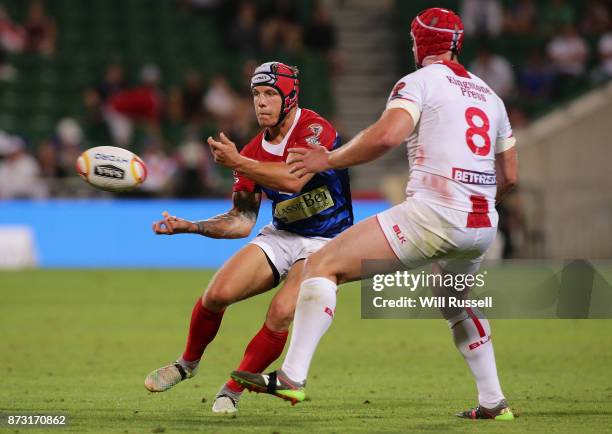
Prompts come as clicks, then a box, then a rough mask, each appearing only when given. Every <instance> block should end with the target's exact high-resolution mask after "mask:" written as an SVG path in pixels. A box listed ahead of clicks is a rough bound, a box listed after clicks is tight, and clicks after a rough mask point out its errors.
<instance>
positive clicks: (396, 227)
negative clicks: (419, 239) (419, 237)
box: [393, 225, 407, 244]
mask: <svg viewBox="0 0 612 434" xmlns="http://www.w3.org/2000/svg"><path fill="white" fill-rule="evenodd" d="M393 231H394V232H395V235H396V236H397V239H398V240H399V241H400V243H401V244H404V243H405V242H406V241H407V240H406V237H405V236H404V234H402V230H401V229H400V227H399V225H394V226H393Z"/></svg>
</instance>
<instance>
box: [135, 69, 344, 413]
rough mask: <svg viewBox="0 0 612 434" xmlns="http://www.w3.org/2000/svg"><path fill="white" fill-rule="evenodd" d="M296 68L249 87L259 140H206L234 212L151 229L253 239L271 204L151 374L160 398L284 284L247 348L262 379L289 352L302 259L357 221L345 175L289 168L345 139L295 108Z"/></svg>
mask: <svg viewBox="0 0 612 434" xmlns="http://www.w3.org/2000/svg"><path fill="white" fill-rule="evenodd" d="M297 75H298V71H297V69H296V68H293V67H290V66H287V65H285V64H282V63H279V62H268V63H264V64H263V65H261V66H259V67H258V68H257V69H256V70H255V73H254V75H253V77H252V78H251V89H252V93H253V102H254V106H255V113H256V116H257V122H258V123H259V125H260V126H261V127H262V130H261V132H260V133H259V134H258V135H257V136H256V137H254V138H253V139H252V140H251V141H250V142H249V143H248V144H247V145H246V146H245V147H244V148H243V150H242V152H240V153H238V151H237V150H236V146H235V145H234V143H232V142H231V141H230V140H229V138H227V137H226V136H225V135H224V134H223V133H221V134H220V138H219V140H214V139H213V138H209V139H208V143H209V145H210V147H211V150H212V152H213V156H214V158H215V161H217V162H218V163H219V164H222V165H224V166H226V167H229V168H232V169H234V171H235V172H234V174H235V183H234V187H233V196H232V200H233V208H232V209H231V210H230V211H228V212H226V213H225V214H221V215H218V216H216V217H212V218H210V219H208V220H202V221H198V222H190V221H187V220H184V219H181V218H178V217H174V216H169V215H168V214H167V213H165V214H164V218H163V220H160V221H158V222H156V223H155V224H154V225H153V230H154V231H155V233H156V234H160V235H173V234H178V233H195V234H200V235H203V236H207V237H211V238H243V237H246V236H248V235H249V234H250V232H251V230H252V228H253V226H254V225H255V222H256V219H257V215H258V212H259V205H260V201H261V194H262V192H264V193H266V196H267V197H268V198H269V199H270V200H272V203H273V207H272V208H273V219H272V223H271V224H269V225H267V226H265V227H264V228H263V229H262V230H261V232H260V233H259V235H258V236H257V237H256V238H254V239H253V240H252V241H250V242H249V243H248V244H247V245H246V246H244V247H243V248H242V249H241V250H240V251H239V252H238V253H236V254H235V255H234V256H233V257H231V258H230V259H229V260H228V261H227V262H226V263H225V264H224V265H223V266H222V267H221V268H220V269H219V271H218V272H217V273H216V274H215V276H214V277H213V279H212V280H211V281H210V283H209V284H208V288H207V289H206V291H205V292H204V294H203V295H202V297H199V298H198V300H197V301H196V304H195V306H194V308H193V312H192V315H191V323H190V325H189V335H188V338H187V345H186V348H185V351H184V352H183V354H182V356H181V357H180V358H179V359H178V360H177V361H176V362H175V363H173V364H170V365H167V366H164V367H161V368H159V369H157V370H155V371H153V372H151V373H150V374H149V375H148V376H147V377H146V379H145V387H146V388H147V389H148V390H150V391H152V392H163V391H166V390H168V389H170V388H171V387H173V386H174V385H176V384H178V383H180V382H181V381H183V380H185V379H188V378H192V377H193V376H194V375H195V374H196V372H197V370H198V367H199V363H200V359H201V357H202V354H203V353H204V350H205V348H206V346H207V345H208V344H209V343H210V342H211V341H212V340H213V339H214V337H215V335H216V333H217V330H218V329H219V326H220V324H221V319H222V318H223V313H224V311H225V308H226V307H228V306H229V305H230V304H232V303H234V302H237V301H240V300H243V299H245V298H248V297H251V296H253V295H257V294H260V293H263V292H265V291H268V290H270V289H272V288H274V287H275V286H276V285H277V284H278V283H279V281H280V280H282V279H284V283H283V285H282V286H281V288H280V289H279V290H278V292H277V293H276V295H275V296H274V298H273V300H272V302H271V304H270V307H269V309H268V313H267V316H266V320H265V322H264V324H263V326H262V328H261V330H260V331H259V332H258V333H257V335H256V336H255V337H254V338H253V339H252V340H251V342H250V343H249V344H248V346H247V348H246V351H245V354H244V358H243V359H242V362H241V363H240V369H246V370H250V371H254V372H261V371H262V370H263V369H265V368H266V367H267V366H268V365H269V364H270V363H272V362H273V361H274V360H276V359H277V358H278V357H279V356H280V354H281V353H282V351H283V348H284V346H285V342H286V340H287V333H288V328H289V325H290V324H291V321H292V320H293V313H294V309H295V304H296V298H297V293H298V290H299V286H300V282H301V274H302V269H303V266H304V261H303V260H304V259H305V258H306V257H307V256H309V255H310V254H311V253H313V252H315V251H317V250H318V249H319V248H321V247H322V246H323V245H324V244H325V243H326V242H327V241H329V240H330V239H331V238H332V237H334V236H336V235H337V234H338V233H340V232H342V231H343V230H344V229H346V228H348V227H349V226H351V224H352V222H353V214H352V205H351V198H350V190H349V183H348V174H347V171H346V170H335V169H334V170H329V171H326V172H324V173H320V174H311V175H307V176H305V177H302V178H298V177H297V176H295V175H293V174H291V173H290V172H289V166H288V165H287V164H286V162H285V161H286V159H287V155H288V149H290V148H295V147H308V146H310V145H313V144H316V145H321V146H324V147H325V148H326V149H328V150H330V151H331V150H333V149H335V148H336V147H338V146H339V144H340V140H339V137H338V134H337V132H336V130H335V129H334V128H333V126H332V125H331V124H330V123H329V122H328V121H327V120H325V119H324V118H322V117H321V116H319V115H318V114H317V113H315V112H313V111H311V110H307V109H304V108H300V107H298V104H297V102H298V93H299V81H298V78H297ZM242 390H243V388H242V387H241V386H240V385H238V384H237V383H236V382H234V381H233V380H229V381H228V382H227V383H225V384H224V385H223V386H222V387H221V389H220V390H219V392H218V394H217V397H216V399H215V402H214V404H213V411H214V412H217V413H233V412H235V411H236V410H237V404H238V400H239V398H240V396H241V393H242Z"/></svg>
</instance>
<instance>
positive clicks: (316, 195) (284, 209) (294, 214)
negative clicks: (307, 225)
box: [274, 186, 334, 223]
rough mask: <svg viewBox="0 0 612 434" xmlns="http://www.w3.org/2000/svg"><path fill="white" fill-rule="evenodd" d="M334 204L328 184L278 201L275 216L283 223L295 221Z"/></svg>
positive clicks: (315, 213)
mask: <svg viewBox="0 0 612 434" xmlns="http://www.w3.org/2000/svg"><path fill="white" fill-rule="evenodd" d="M333 206H334V200H333V199H332V197H331V194H330V192H329V190H328V188H327V186H322V187H319V188H315V189H314V190H311V191H309V192H307V193H303V194H300V195H299V196H297V197H294V198H291V199H287V200H284V201H282V202H279V203H277V204H276V207H275V208H274V217H275V218H277V219H279V220H281V221H282V222H283V223H293V222H296V221H299V220H304V219H307V218H308V217H311V216H313V215H317V214H319V213H321V212H323V211H325V210H326V209H329V208H331V207H333Z"/></svg>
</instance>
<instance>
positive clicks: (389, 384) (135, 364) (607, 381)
mask: <svg viewBox="0 0 612 434" xmlns="http://www.w3.org/2000/svg"><path fill="white" fill-rule="evenodd" d="M210 276H211V274H210V273H207V272H202V271H179V270H176V271H117V270H91V271H27V272H3V273H0V297H1V298H0V300H1V301H0V372H1V373H2V374H3V375H2V381H1V385H0V412H4V413H6V412H7V411H8V412H28V413H36V412H47V413H49V412H58V413H63V414H66V415H68V416H69V418H70V425H69V426H68V427H67V428H65V429H51V430H49V429H47V430H48V431H45V432H59V431H70V432H79V433H83V432H117V433H147V432H167V433H172V432H203V433H217V432H263V433H274V432H278V433H285V432H306V431H308V432H311V433H319V432H338V433H346V432H407V431H440V432H449V431H464V432H486V433H490V432H504V433H508V432H525V431H531V432H587V431H590V432H604V431H606V430H608V431H610V430H611V427H612V333H611V332H612V321H605V320H604V321H602V320H583V321H577V320H573V321H569V320H566V321H561V320H541V321H525V320H522V321H518V320H516V321H510V320H496V321H493V328H494V329H493V332H494V341H495V345H496V346H495V351H496V354H497V359H498V367H499V371H500V375H501V381H502V386H503V387H504V391H505V393H506V395H507V397H508V398H509V400H510V402H511V404H512V405H513V407H514V408H515V410H518V412H519V413H521V417H520V418H519V419H518V420H516V421H515V422H509V423H502V422H490V421H476V422H474V421H465V420H459V419H457V418H455V417H454V416H453V413H454V412H456V411H458V410H463V409H465V408H467V407H468V406H471V405H472V404H474V403H475V400H476V395H475V388H474V385H473V382H472V380H471V377H470V374H469V372H468V370H467V367H466V366H465V365H464V362H463V360H462V358H461V357H460V356H459V354H458V353H457V351H456V350H455V348H454V346H453V345H452V342H451V338H450V334H449V332H448V328H447V326H446V324H445V323H444V322H443V321H441V320H368V321H366V320H360V319H359V292H358V290H357V288H355V287H352V288H350V287H347V288H346V290H344V291H341V295H340V298H339V302H338V311H337V317H336V320H335V323H334V325H333V327H332V329H331V330H330V332H329V333H328V335H327V336H326V337H325V338H324V340H323V342H322V344H321V346H320V348H319V351H318V353H317V356H316V358H315V361H314V364H313V367H312V370H311V375H310V379H309V386H308V388H307V392H308V393H309V396H310V399H311V400H310V401H307V402H305V403H302V404H299V405H298V406H296V407H291V406H290V405H289V404H288V403H286V402H284V401H281V400H279V399H277V398H274V397H270V396H263V395H254V394H250V395H249V394H247V395H245V396H244V399H243V400H242V402H241V403H240V404H241V405H240V412H239V414H238V416H237V417H223V416H217V415H213V414H212V413H211V412H210V406H211V404H212V401H213V399H214V393H215V392H216V391H217V388H218V387H219V385H220V384H221V383H222V382H223V381H224V380H225V378H226V376H227V373H228V372H229V371H230V370H232V369H233V368H235V367H236V365H237V363H238V361H239V360H240V358H241V355H242V352H243V350H244V347H245V345H246V343H247V342H248V341H249V340H250V338H251V336H252V335H253V334H254V333H255V332H256V331H257V330H258V329H259V327H260V326H261V323H262V321H263V318H264V315H265V311H266V305H267V303H268V301H269V295H263V296H260V297H257V298H255V299H252V300H248V301H246V302H242V303H240V304H238V305H236V306H234V307H232V308H230V309H229V310H228V312H227V314H226V317H225V319H224V323H223V325H222V327H221V331H220V333H219V335H218V336H217V340H216V341H215V342H213V343H212V344H211V345H210V346H209V348H208V351H207V354H206V356H205V359H204V361H203V364H202V367H201V370H200V373H199V375H198V376H197V377H196V378H195V379H193V380H190V381H188V382H186V383H184V384H181V385H180V386H178V387H176V388H175V389H173V390H171V391H169V392H166V393H163V394H150V393H148V392H147V391H146V390H145V389H144V387H143V379H144V376H145V375H146V374H147V373H148V372H149V371H150V370H152V369H154V368H157V367H159V366H161V365H162V364H165V363H167V362H170V361H172V360H173V359H174V358H175V357H176V356H177V355H179V354H180V352H181V350H182V348H183V345H184V339H185V332H186V327H187V323H188V319H189V315H190V312H191V308H192V305H193V302H194V300H195V299H196V297H197V296H198V294H199V293H200V292H201V290H202V289H203V288H204V286H205V285H206V283H207V281H208V279H209V278H210ZM204 400H205V402H204ZM15 430H16V428H12V429H11V432H13V431H15ZM17 430H18V431H19V432H33V431H34V430H32V429H29V428H27V429H26V428H19V429H17ZM0 431H5V429H2V428H0Z"/></svg>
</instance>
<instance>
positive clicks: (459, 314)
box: [232, 8, 517, 420]
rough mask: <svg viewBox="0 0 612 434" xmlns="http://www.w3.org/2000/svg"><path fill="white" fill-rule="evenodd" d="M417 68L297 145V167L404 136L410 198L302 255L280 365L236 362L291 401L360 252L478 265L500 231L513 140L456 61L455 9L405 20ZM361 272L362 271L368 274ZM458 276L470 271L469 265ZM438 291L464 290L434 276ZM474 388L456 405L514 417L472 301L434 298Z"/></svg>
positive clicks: (487, 92) (348, 158) (406, 261)
mask: <svg viewBox="0 0 612 434" xmlns="http://www.w3.org/2000/svg"><path fill="white" fill-rule="evenodd" d="M411 33H412V39H413V52H414V58H415V62H416V64H417V66H418V68H417V70H416V71H415V72H413V73H412V74H408V75H406V76H405V77H403V78H402V79H401V80H399V81H398V83H397V84H396V85H395V87H394V88H393V90H392V91H391V94H390V96H389V100H388V102H387V107H386V110H385V111H384V112H383V114H382V116H381V117H380V119H379V120H378V121H377V122H376V123H374V124H373V125H372V126H370V127H369V128H367V129H365V130H364V131H362V132H361V133H359V134H358V135H357V136H356V137H355V138H354V139H353V140H351V141H350V142H349V143H348V144H347V145H346V146H343V147H342V148H341V149H339V150H337V151H333V152H329V151H328V150H327V149H324V148H322V147H320V146H313V148H312V149H310V150H304V149H295V150H294V151H295V152H292V156H291V157H290V165H291V166H292V170H293V171H295V172H296V173H298V174H300V175H303V174H308V173H316V172H319V171H325V170H329V169H331V168H345V167H350V166H354V165H356V164H362V163H365V162H368V161H372V160H374V159H376V158H378V157H379V156H381V155H382V154H384V153H385V152H387V151H388V150H390V149H391V148H394V147H396V146H399V145H400V144H401V143H403V142H405V141H407V150H408V160H409V163H410V164H409V165H408V167H407V169H408V170H409V175H410V176H409V181H408V185H407V187H406V196H407V198H406V201H405V202H403V203H401V204H399V205H397V206H394V207H392V208H390V209H388V210H386V211H383V212H382V213H379V214H378V215H376V216H375V217H372V218H369V219H367V220H364V221H362V222H360V223H359V224H357V225H355V226H353V227H352V228H350V229H349V230H347V231H345V232H344V233H342V234H340V235H339V236H338V237H336V238H335V239H333V240H332V241H331V242H329V243H328V244H327V245H326V246H325V247H323V248H322V249H321V250H319V251H318V252H316V253H315V254H313V255H312V256H311V257H309V258H308V260H307V261H306V265H305V267H304V278H305V280H304V281H303V282H302V285H301V289H300V294H299V297H298V303H297V307H296V312H295V321H294V326H293V331H292V335H291V344H290V346H289V351H288V352H287V356H286V357H285V361H284V363H283V365H282V368H281V370H278V371H274V372H271V373H269V374H252V373H248V372H234V373H232V377H233V378H234V379H236V380H238V381H240V382H241V383H242V384H244V385H246V386H247V387H249V388H250V389H252V390H255V391H259V392H265V393H270V394H273V395H276V396H279V397H281V398H284V399H286V400H290V401H292V402H293V403H295V402H299V401H303V400H304V399H305V396H306V395H305V390H304V385H305V381H306V377H307V374H308V369H309V366H310V362H311V360H312V357H313V354H314V351H315V349H316V347H317V345H318V343H319V340H320V339H321V337H322V336H323V334H324V333H325V332H326V331H327V329H328V328H329V326H330V325H331V318H330V317H329V316H328V315H326V314H325V311H327V310H331V311H333V310H334V309H335V306H336V291H337V285H338V284H340V283H344V282H350V281H354V280H359V279H361V278H362V274H361V264H362V260H364V259H368V258H369V259H384V260H386V261H385V263H386V264H387V267H388V268H387V270H385V271H389V272H390V271H394V270H396V269H398V268H401V267H405V268H409V269H410V268H418V267H420V266H423V265H425V264H428V263H434V266H435V269H436V270H437V271H438V272H439V273H441V274H444V275H445V277H446V275H449V277H451V278H452V274H463V275H466V274H474V273H475V272H476V271H477V270H478V267H479V266H480V263H481V261H482V259H483V256H484V253H485V252H486V250H487V249H488V248H489V246H490V245H491V242H492V241H493V239H494V237H495V233H496V231H497V220H498V215H497V212H496V210H495V203H496V202H497V201H499V199H500V198H501V197H502V196H503V195H504V194H505V193H506V192H507V191H508V190H509V189H510V188H512V186H513V185H514V184H515V182H516V180H517V162H516V148H515V146H514V145H515V140H514V138H513V136H512V128H511V127H510V122H509V121H508V115H507V113H506V109H505V107H504V103H503V102H502V100H501V99H500V98H499V97H498V96H497V95H496V94H495V92H493V91H492V90H491V89H490V87H489V86H488V85H487V84H486V83H485V82H484V81H482V80H481V79H480V78H478V77H477V76H475V75H474V74H472V73H470V72H468V71H467V70H466V69H465V68H464V67H463V66H462V65H461V64H460V63H459V62H458V55H459V52H460V50H461V44H462V42H463V24H462V22H461V19H460V18H459V17H458V16H457V15H456V14H454V13H453V12H452V11H449V10H447V9H441V8H431V9H427V10H425V11H423V12H421V13H420V14H418V15H417V17H416V18H415V19H414V20H413V22H412V25H411ZM364 277H368V276H364ZM464 277H465V276H464ZM434 290H435V291H436V292H438V294H436V295H439V296H453V297H459V298H465V297H466V296H467V291H461V290H460V289H457V290H455V289H453V290H448V289H444V288H434ZM441 311H442V314H443V315H444V317H445V318H446V320H447V321H448V324H449V327H450V329H451V333H452V335H453V340H454V342H455V345H456V347H457V349H458V350H459V351H460V352H461V354H462V355H463V356H464V358H465V361H466V362H467V364H468V366H469V368H470V370H471V371H472V374H473V375H474V379H475V380H476V386H477V389H478V400H479V405H478V406H477V407H475V408H473V409H470V410H467V411H463V412H461V413H459V414H457V416H460V417H464V418H468V419H496V420H513V419H514V415H513V413H512V411H511V409H510V407H509V406H508V404H507V402H506V399H505V397H504V394H503V393H502V390H501V386H500V383H499V379H498V376H497V367H496V364H495V356H494V353H493V342H492V340H491V328H490V326H489V322H488V321H487V319H486V318H485V317H484V316H483V315H482V314H481V313H478V312H477V310H476V309H471V308H465V309H464V308H462V307H461V308H450V307H449V308H441Z"/></svg>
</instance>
